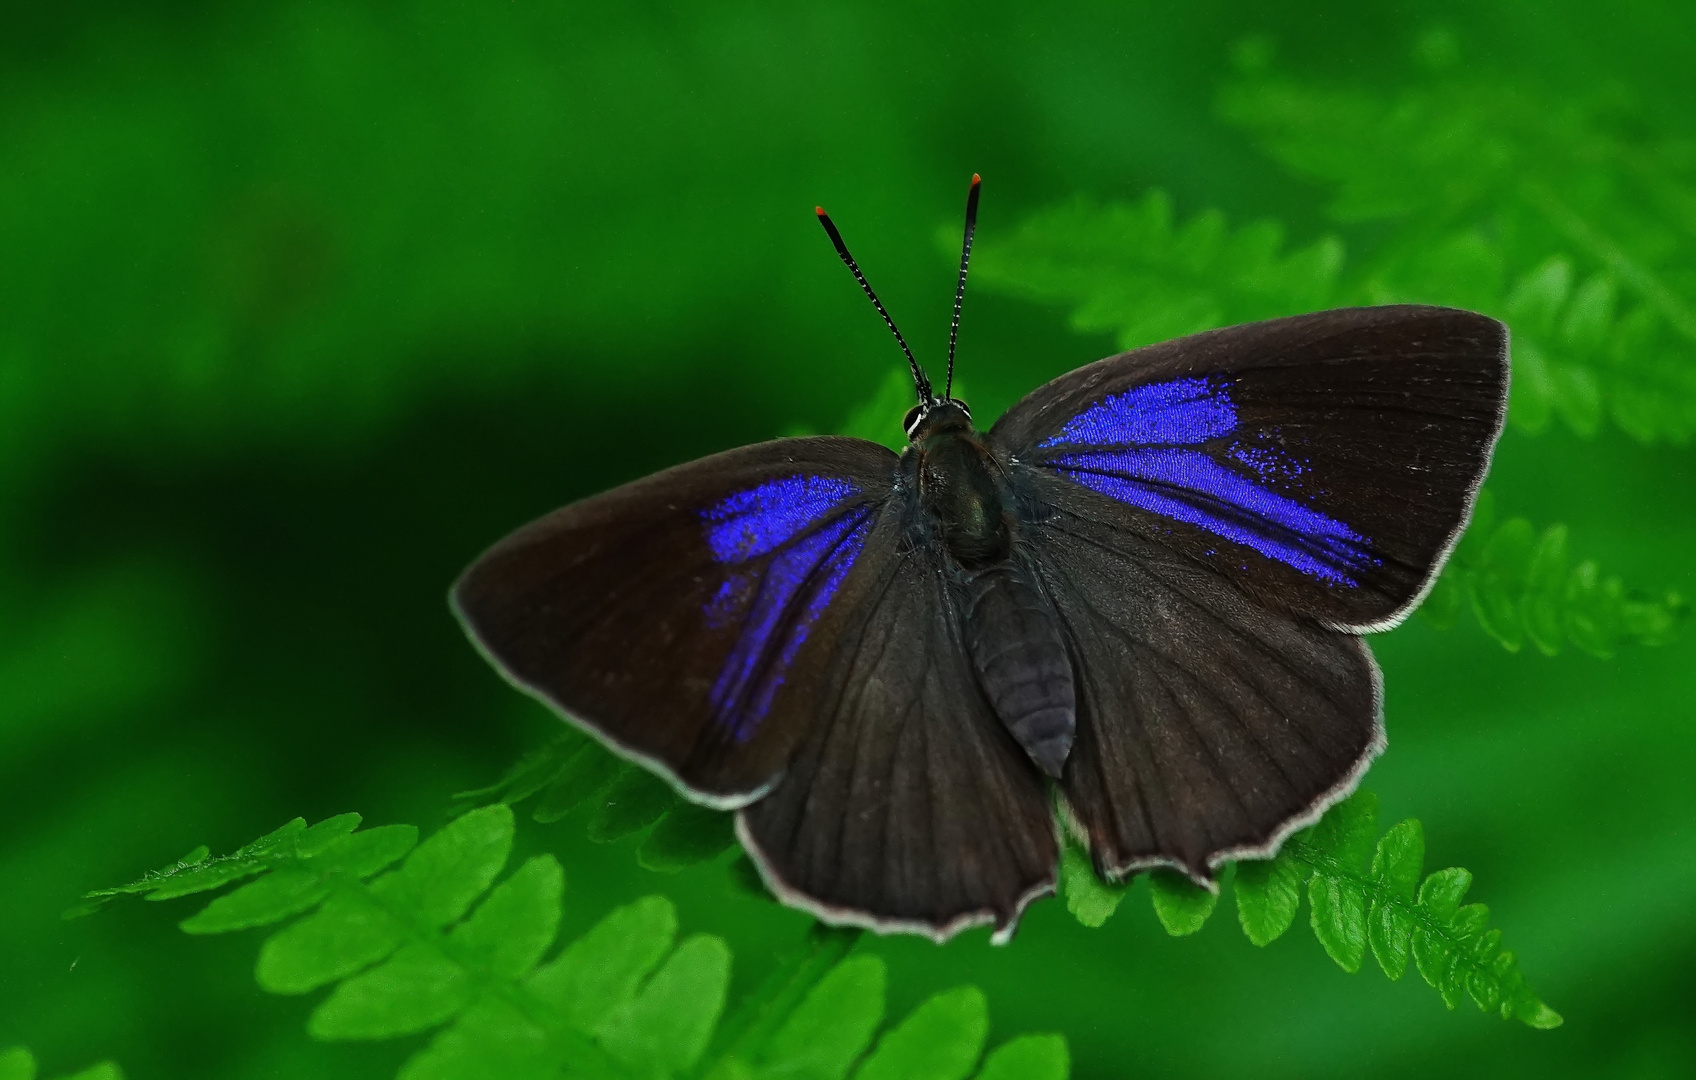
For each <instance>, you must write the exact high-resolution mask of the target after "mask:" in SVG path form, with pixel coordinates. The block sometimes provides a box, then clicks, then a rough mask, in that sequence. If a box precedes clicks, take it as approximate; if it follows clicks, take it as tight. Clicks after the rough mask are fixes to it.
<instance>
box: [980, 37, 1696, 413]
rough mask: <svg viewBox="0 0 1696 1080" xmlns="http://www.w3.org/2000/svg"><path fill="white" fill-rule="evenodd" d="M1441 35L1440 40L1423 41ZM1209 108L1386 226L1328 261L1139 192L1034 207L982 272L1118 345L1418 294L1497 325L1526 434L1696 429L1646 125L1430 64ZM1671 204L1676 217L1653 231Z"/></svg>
mask: <svg viewBox="0 0 1696 1080" xmlns="http://www.w3.org/2000/svg"><path fill="white" fill-rule="evenodd" d="M1437 52H1438V53H1441V52H1442V50H1437ZM1242 55H1243V56H1245V57H1247V58H1248V59H1247V61H1246V67H1247V68H1248V69H1249V70H1248V73H1247V75H1246V76H1245V78H1243V79H1242V80H1241V81H1239V82H1238V83H1236V84H1234V85H1232V86H1231V87H1229V88H1227V90H1226V91H1225V92H1224V93H1223V94H1222V96H1221V109H1222V111H1223V113H1224V115H1225V116H1226V117H1227V118H1228V119H1230V120H1232V121H1234V122H1236V123H1238V124H1241V125H1243V126H1245V127H1248V128H1250V129H1251V130H1253V131H1255V132H1256V133H1257V134H1259V135H1260V137H1261V139H1262V141H1263V143H1264V144H1265V145H1266V146H1267V147H1268V149H1270V150H1271V151H1272V153H1273V154H1274V155H1276V156H1277V157H1278V158H1279V160H1280V161H1282V162H1283V163H1284V164H1285V165H1286V166H1288V167H1289V168H1291V169H1292V170H1294V171H1296V172H1299V173H1304V174H1306V175H1309V176H1313V177H1315V178H1318V179H1321V180H1323V181H1326V182H1328V183H1330V184H1332V185H1334V186H1335V187H1336V189H1337V196H1336V198H1335V200H1334V201H1333V202H1332V205H1331V213H1332V215H1333V217H1334V218H1335V219H1336V220H1337V221H1338V223H1340V224H1344V225H1359V224H1361V223H1363V222H1387V223H1390V224H1391V225H1392V228H1391V231H1390V233H1389V235H1388V236H1387V237H1384V236H1382V235H1379V234H1380V233H1382V229H1380V230H1379V232H1378V233H1374V234H1370V235H1371V239H1370V241H1369V242H1368V244H1367V250H1368V257H1367V258H1366V259H1365V260H1363V261H1360V262H1359V263H1358V264H1356V265H1355V266H1353V267H1351V269H1350V272H1349V273H1348V274H1343V273H1342V272H1341V271H1342V266H1343V246H1342V242H1341V241H1340V240H1338V239H1336V238H1334V237H1325V238H1322V239H1320V240H1317V241H1314V242H1313V243H1311V244H1309V245H1307V246H1306V247H1301V248H1298V249H1295V250H1293V251H1290V252H1288V253H1285V252H1284V251H1283V246H1284V245H1283V235H1284V229H1283V227H1282V226H1281V225H1280V224H1279V223H1277V222H1275V221H1262V222H1257V223H1255V224H1252V225H1249V226H1246V227H1244V228H1241V229H1238V230H1234V231H1233V230H1232V229H1230V228H1229V227H1228V226H1227V225H1226V223H1225V220H1224V217H1223V216H1222V215H1221V214H1220V213H1219V212H1218V211H1216V210H1209V211H1205V212H1203V213H1200V214H1197V215H1195V216H1194V217H1192V218H1190V219H1189V220H1188V221H1187V222H1185V223H1183V224H1182V225H1178V224H1175V223H1174V220H1173V212H1172V208H1171V202H1170V200H1169V198H1168V197H1167V196H1166V195H1165V193H1163V192H1159V191H1152V192H1149V193H1148V194H1147V195H1145V196H1144V197H1143V198H1142V200H1140V201H1139V202H1136V203H1109V204H1106V205H1096V204H1092V203H1090V202H1088V201H1084V200H1073V201H1072V202H1069V203H1066V204H1062V205H1060V206H1057V207H1053V208H1051V209H1048V210H1044V211H1039V212H1037V213H1036V214H1033V215H1032V216H1031V217H1029V218H1027V219H1026V220H1025V221H1024V222H1023V223H1022V224H1021V225H1020V226H1019V227H1018V228H1017V229H1016V230H1015V231H1014V235H1013V237H1012V239H1009V240H999V241H998V240H997V239H995V238H994V237H986V239H985V241H984V243H983V248H982V252H981V254H980V255H979V257H978V262H979V269H978V274H979V276H980V279H981V281H982V282H983V284H984V285H986V286H988V287H990V288H992V289H1000V290H1002V291H1005V292H1009V293H1013V294H1016V295H1021V296H1025V297H1028V298H1030V299H1034V300H1038V301H1042V302H1046V303H1054V304H1060V305H1063V306H1065V307H1067V308H1068V309H1070V312H1071V323H1072V326H1073V327H1074V328H1075V329H1077V330H1080V331H1087V332H1107V333H1111V334H1113V335H1114V337H1115V338H1116V339H1117V341H1118V342H1119V344H1120V346H1121V347H1124V348H1130V347H1133V346H1136V345H1142V344H1147V343H1149V342H1152V341H1160V340H1164V339H1166V338H1170V337H1175V336H1178V335H1180V334H1185V333H1190V332H1193V331H1196V330H1203V329H1208V328H1211V327H1214V326H1223V325H1227V324H1231V323H1238V322H1247V321H1250V320H1253V319H1261V318H1268V317H1271V316H1275V315H1286V314H1294V313H1297V312H1301V311H1310V310H1314V309H1317V308H1321V307H1325V306H1327V305H1329V304H1333V303H1394V302H1427V303H1442V304H1452V305H1455V306H1460V307H1468V308H1473V309H1475V310H1478V311H1483V312H1486V313H1488V314H1492V315H1495V316H1497V317H1499V318H1502V319H1504V320H1505V321H1506V322H1508V324H1509V326H1510V327H1511V328H1512V331H1513V349H1514V368H1515V378H1514V385H1513V396H1512V402H1511V408H1510V419H1511V421H1512V422H1513V423H1514V425H1515V426H1516V427H1517V428H1519V429H1520V430H1523V431H1525V432H1527V433H1531V434H1535V433H1537V432H1541V431H1543V430H1545V429H1546V428H1547V427H1548V426H1549V424H1550V422H1551V420H1553V419H1555V418H1558V419H1560V420H1561V421H1562V422H1563V423H1564V424H1565V425H1566V426H1567V427H1569V428H1571V429H1572V430H1573V431H1575V432H1577V433H1579V434H1581V435H1586V436H1588V435H1592V434H1594V433H1595V432H1596V431H1597V429H1598V427H1599V426H1600V424H1601V422H1602V420H1603V419H1604V418H1608V419H1611V420H1612V421H1613V422H1614V423H1615V424H1616V425H1617V426H1618V427H1619V428H1620V429H1621V430H1623V431H1625V432H1626V433H1627V434H1629V435H1631V436H1632V437H1634V438H1636V439H1638V440H1640V441H1644V442H1652V441H1656V440H1661V439H1666V440H1671V441H1674V442H1683V441H1685V440H1686V439H1688V437H1689V435H1690V433H1691V431H1692V430H1696V299H1693V298H1696V278H1692V277H1691V276H1690V274H1689V273H1688V271H1687V270H1685V269H1684V267H1686V266H1688V265H1689V263H1690V261H1691V256H1692V255H1696V228H1692V227H1691V226H1692V225H1696V217H1692V216H1691V211H1690V207H1692V206H1696V178H1693V177H1692V176H1691V175H1690V170H1689V169H1688V168H1687V167H1685V166H1684V165H1683V164H1682V159H1681V158H1680V157H1679V155H1678V154H1677V153H1676V152H1675V150H1674V148H1672V147H1670V146H1667V145H1663V144H1661V143H1654V142H1650V143H1645V142H1644V141H1643V137H1642V136H1640V135H1633V134H1628V133H1626V131H1625V130H1624V129H1623V127H1622V125H1620V124H1619V123H1618V122H1617V119H1616V117H1615V116H1614V113H1616V112H1617V110H1616V109H1613V108H1612V106H1611V105H1610V104H1609V103H1605V102H1588V103H1578V102H1561V103H1558V104H1556V105H1554V106H1553V107H1551V106H1550V104H1549V102H1548V101H1547V100H1546V98H1545V96H1544V95H1543V94H1541V93H1535V92H1528V91H1527V90H1525V89H1524V88H1522V87H1509V86H1504V85H1501V84H1498V83H1490V82H1485V81H1477V80H1458V81H1457V80H1455V79H1449V78H1445V79H1442V80H1437V81H1433V82H1432V83H1430V84H1429V85H1421V86H1417V87H1413V88H1410V89H1407V90H1405V91H1404V92H1402V93H1401V94H1399V95H1391V96H1383V95H1377V94H1373V93H1371V92H1367V91H1361V90H1356V89H1326V88H1321V87H1314V86H1309V85H1304V84H1300V83H1296V82H1290V81H1286V80H1281V79H1278V78H1275V77H1273V76H1271V75H1269V74H1267V73H1266V72H1265V70H1264V69H1263V66H1262V60H1263V59H1264V57H1265V55H1266V53H1265V50H1264V49H1263V48H1257V47H1250V48H1247V49H1245V50H1243V52H1242ZM1668 214H1673V215H1675V219H1676V220H1678V221H1680V222H1681V223H1682V224H1683V225H1684V226H1685V228H1684V229H1682V230H1679V229H1669V228H1667V227H1666V226H1667V219H1666V215H1668Z"/></svg>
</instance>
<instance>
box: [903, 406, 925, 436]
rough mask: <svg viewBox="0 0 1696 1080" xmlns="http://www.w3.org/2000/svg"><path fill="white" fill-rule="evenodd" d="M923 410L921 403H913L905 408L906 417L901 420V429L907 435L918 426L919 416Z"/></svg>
mask: <svg viewBox="0 0 1696 1080" xmlns="http://www.w3.org/2000/svg"><path fill="white" fill-rule="evenodd" d="M924 411H925V407H924V406H923V405H914V406H913V407H912V408H911V409H908V410H907V416H906V418H905V419H904V420H902V421H901V430H902V431H905V432H906V433H907V435H908V436H909V437H911V436H912V434H913V431H914V429H916V428H917V427H918V426H919V418H920V417H922V416H923V415H924Z"/></svg>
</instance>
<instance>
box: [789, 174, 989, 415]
mask: <svg viewBox="0 0 1696 1080" xmlns="http://www.w3.org/2000/svg"><path fill="white" fill-rule="evenodd" d="M974 190H975V189H974ZM813 211H814V212H815V213H817V214H818V216H819V224H820V225H823V226H824V231H825V232H826V233H828V234H829V235H830V242H831V243H832V244H835V245H836V253H837V254H838V255H840V256H842V261H843V262H844V263H846V264H848V269H849V270H850V271H851V272H852V273H853V275H854V280H855V281H858V282H859V283H860V288H862V289H864V290H865V291H866V297H867V298H868V299H869V300H871V302H872V306H873V307H875V308H877V313H878V314H879V315H882V316H883V321H884V322H886V323H888V324H889V332H890V333H892V334H894V335H895V343H896V344H898V345H900V346H901V351H902V352H904V353H906V354H907V363H908V364H910V365H911V366H912V368H913V386H914V387H915V388H916V389H917V390H918V392H919V400H920V401H921V402H927V403H928V402H931V401H935V400H936V398H935V395H933V394H932V393H931V388H930V380H929V379H928V378H926V377H925V372H924V369H923V368H921V367H919V361H918V360H917V358H915V357H914V356H913V350H912V349H909V348H908V347H907V339H906V338H904V337H902V336H901V331H900V329H898V328H897V327H896V325H895V320H894V319H891V318H890V317H889V312H888V311H886V310H884V307H883V301H881V300H879V299H878V298H877V293H875V292H872V287H871V284H870V283H869V282H867V281H866V275H864V274H862V273H860V265H859V264H858V263H856V262H855V261H854V256H852V255H850V254H848V245H847V244H844V243H843V242H842V234H841V233H839V232H837V231H836V224H835V223H834V222H833V221H831V220H830V215H829V214H827V213H825V212H824V207H822V206H815V207H813Z"/></svg>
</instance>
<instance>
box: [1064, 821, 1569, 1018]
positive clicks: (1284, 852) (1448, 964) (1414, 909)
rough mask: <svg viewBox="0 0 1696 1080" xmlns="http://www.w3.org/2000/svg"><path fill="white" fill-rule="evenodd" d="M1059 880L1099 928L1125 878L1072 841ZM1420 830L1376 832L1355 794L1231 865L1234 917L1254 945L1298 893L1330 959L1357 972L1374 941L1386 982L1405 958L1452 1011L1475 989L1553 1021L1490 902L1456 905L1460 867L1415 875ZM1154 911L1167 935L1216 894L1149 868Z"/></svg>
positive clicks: (1295, 907)
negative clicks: (1104, 873) (1108, 878)
mask: <svg viewBox="0 0 1696 1080" xmlns="http://www.w3.org/2000/svg"><path fill="white" fill-rule="evenodd" d="M1065 859H1066V861H1065V863H1063V867H1065V868H1068V869H1065V870H1063V873H1062V882H1061V888H1062V891H1063V893H1064V895H1065V897H1066V904H1067V907H1068V908H1069V909H1070V910H1071V911H1072V913H1073V914H1074V915H1076V916H1077V917H1078V921H1079V922H1082V923H1083V924H1084V925H1086V926H1099V925H1101V923H1102V922H1105V921H1106V919H1107V917H1108V916H1109V915H1110V914H1111V913H1112V910H1113V908H1114V907H1116V906H1117V904H1118V902H1119V899H1120V897H1121V896H1122V895H1123V892H1124V889H1125V887H1124V886H1123V885H1111V884H1105V883H1103V882H1101V881H1099V880H1098V879H1097V878H1096V877H1095V875H1094V873H1093V871H1091V870H1090V869H1089V863H1088V856H1087V855H1085V854H1084V853H1083V852H1081V851H1079V850H1078V849H1077V848H1076V846H1074V845H1068V848H1067V852H1066V856H1065ZM1424 860H1425V836H1424V832H1423V830H1422V829H1421V828H1420V825H1419V822H1418V821H1415V820H1411V819H1410V820H1408V821H1403V822H1401V823H1400V824H1398V825H1396V826H1395V827H1394V828H1392V829H1390V830H1389V831H1388V832H1386V833H1385V834H1384V835H1383V836H1382V837H1380V836H1379V835H1378V799H1377V796H1375V795H1373V794H1372V793H1371V792H1369V791H1358V792H1356V793H1355V794H1354V795H1352V796H1350V797H1349V798H1347V799H1345V800H1343V801H1342V802H1340V803H1338V804H1337V805H1335V806H1333V807H1331V809H1330V810H1328V811H1326V813H1325V815H1324V817H1322V818H1320V819H1319V821H1317V822H1316V823H1314V824H1313V825H1311V826H1309V827H1308V828H1306V829H1303V830H1302V831H1301V832H1298V833H1296V834H1295V835H1294V836H1291V837H1290V838H1289V839H1288V840H1286V841H1284V844H1283V847H1282V849H1281V850H1280V851H1279V852H1278V854H1277V856H1276V857H1275V858H1272V859H1264V860H1255V861H1250V862H1239V863H1237V864H1236V873H1235V877H1234V879H1233V881H1232V892H1233V894H1234V895H1235V897H1236V901H1237V920H1238V922H1239V923H1240V924H1241V926H1242V929H1243V933H1244V934H1245V935H1246V936H1247V937H1248V939H1249V940H1250V941H1252V942H1254V944H1256V945H1262V946H1264V945H1268V944H1271V943H1272V942H1273V941H1276V940H1277V939H1278V938H1280V937H1282V936H1283V934H1284V932H1285V931H1287V930H1288V929H1289V928H1290V927H1291V926H1292V925H1294V923H1295V919H1296V914H1297V912H1298V911H1299V909H1300V907H1301V899H1302V895H1303V892H1304V891H1305V893H1306V896H1307V902H1308V915H1309V918H1308V923H1309V925H1310V926H1311V927H1312V928H1313V936H1314V937H1315V938H1317V939H1318V941H1319V944H1320V946H1321V947H1322V948H1323V949H1324V950H1325V953H1326V955H1328V956H1330V957H1331V959H1332V960H1334V961H1336V963H1337V966H1338V967H1340V968H1342V969H1343V970H1344V971H1346V972H1349V973H1350V974H1353V973H1355V972H1358V971H1359V970H1360V968H1361V965H1362V963H1363V962H1364V960H1365V957H1366V954H1367V952H1368V951H1369V950H1370V952H1371V953H1372V956H1373V957H1374V959H1376V960H1377V962H1378V966H1379V967H1380V968H1382V969H1383V971H1384V974H1385V975H1387V976H1389V977H1390V978H1391V979H1399V978H1401V977H1402V974H1403V972H1405V971H1406V970H1407V963H1408V959H1409V957H1410V956H1411V957H1412V959H1413V962H1414V966H1415V967H1417V968H1418V970H1419V973H1420V975H1421V976H1423V977H1424V979H1425V981H1426V982H1428V983H1429V984H1431V986H1432V987H1434V988H1435V989H1436V990H1437V992H1438V993H1439V994H1440V995H1441V996H1442V999H1443V1003H1444V1004H1445V1005H1447V1006H1448V1007H1449V1008H1450V1009H1453V1008H1454V1007H1455V1006H1456V1005H1458V1004H1459V1003H1460V1002H1461V1001H1462V1000H1463V999H1464V998H1466V997H1471V998H1472V1000H1473V1001H1474V1002H1476V1003H1477V1005H1478V1007H1479V1008H1480V1009H1482V1010H1484V1011H1485V1012H1495V1013H1499V1014H1500V1015H1501V1017H1502V1018H1503V1019H1517V1020H1520V1021H1522V1022H1524V1023H1526V1024H1528V1025H1530V1026H1531V1027H1535V1028H1552V1027H1557V1026H1559V1024H1560V1023H1561V1018H1560V1015H1559V1014H1558V1013H1556V1012H1555V1011H1554V1010H1553V1009H1551V1008H1549V1007H1548V1006H1547V1005H1545V1004H1543V1002H1542V1001H1541V1000H1540V999H1539V998H1538V997H1537V996H1536V995H1535V994H1534V993H1532V991H1531V988H1530V987H1529V986H1527V985H1526V983H1525V978H1524V976H1523V975H1522V974H1521V973H1520V970H1519V965H1518V962H1517V961H1516V960H1515V958H1514V954H1513V953H1511V952H1509V951H1507V950H1505V949H1503V948H1502V933H1501V931H1500V930H1492V929H1489V927H1488V923H1489V909H1488V908H1486V907H1485V906H1484V905H1483V904H1465V905H1463V904H1462V903H1461V900H1462V898H1463V897H1464V896H1465V894H1466V891H1467V888H1468V887H1469V886H1470V885H1471V884H1472V874H1471V873H1470V872H1468V871H1466V870H1463V869H1460V868H1458V867H1452V868H1450V869H1447V870H1438V871H1436V872H1434V873H1432V874H1430V875H1428V876H1426V877H1425V879H1424V881H1423V882H1421V881H1420V874H1421V872H1422V866H1423V863H1424ZM1148 878H1149V887H1150V890H1149V891H1150V895H1151V897H1152V899H1153V903H1154V911H1155V915H1156V916H1157V917H1158V918H1159V920H1160V924H1161V925H1162V926H1164V927H1165V928H1166V932H1167V933H1169V934H1171V935H1172V936H1174V937H1180V936H1183V935H1185V934H1193V933H1195V932H1196V931H1197V930H1199V929H1201V927H1202V925H1203V924H1204V923H1205V922H1206V921H1207V919H1208V916H1210V915H1211V914H1212V913H1213V910H1214V907H1215V905H1216V904H1217V902H1218V894H1217V893H1215V892H1213V891H1211V890H1208V889H1204V888H1202V887H1201V886H1199V885H1196V884H1194V883H1193V882H1191V881H1190V880H1189V879H1188V878H1186V877H1184V876H1182V875H1181V874H1177V873H1174V872H1172V871H1167V870H1157V871H1154V872H1153V873H1151V874H1149V875H1148Z"/></svg>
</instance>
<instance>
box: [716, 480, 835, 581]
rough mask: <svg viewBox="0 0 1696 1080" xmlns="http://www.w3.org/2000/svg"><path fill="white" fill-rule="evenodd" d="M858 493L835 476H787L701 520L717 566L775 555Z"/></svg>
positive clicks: (734, 497)
mask: <svg viewBox="0 0 1696 1080" xmlns="http://www.w3.org/2000/svg"><path fill="white" fill-rule="evenodd" d="M859 493H860V489H859V488H857V487H855V486H854V485H853V484H851V483H849V482H848V481H847V480H844V479H842V478H840V477H836V476H784V477H779V478H778V479H776V480H767V481H766V482H765V483H763V484H760V485H758V486H757V487H751V488H748V489H746V490H745V491H738V492H736V493H735V494H734V495H731V496H730V497H728V498H726V499H724V500H723V501H722V502H720V503H718V504H717V505H716V506H713V507H711V508H709V509H708V510H707V511H706V512H705V513H704V514H702V515H701V516H702V517H703V518H705V519H706V522H707V546H708V547H709V548H711V549H712V553H713V558H715V559H717V560H718V561H719V562H741V561H742V560H744V559H752V558H754V557H756V556H759V555H764V554H765V553H766V552H768V551H772V550H774V549H775V548H777V547H778V546H779V545H780V544H783V543H785V542H787V541H788V540H789V538H790V537H792V536H794V535H795V534H796V533H798V532H800V531H801V530H802V529H805V528H806V527H807V526H808V525H811V524H812V523H813V522H815V521H817V520H819V519H820V518H822V517H824V516H825V515H826V514H828V513H830V511H831V510H832V509H834V508H835V507H836V506H837V504H839V503H841V502H842V501H843V500H844V499H847V498H849V497H851V496H854V495H858V494H859Z"/></svg>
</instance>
